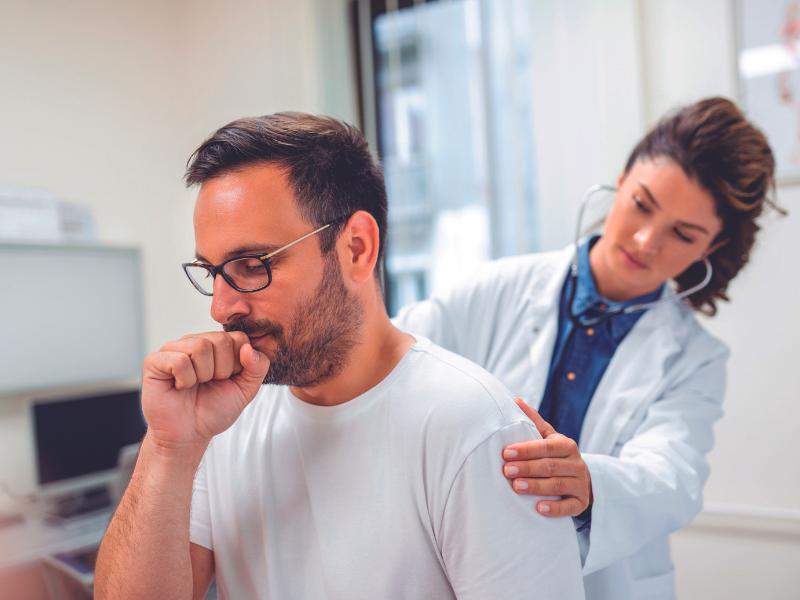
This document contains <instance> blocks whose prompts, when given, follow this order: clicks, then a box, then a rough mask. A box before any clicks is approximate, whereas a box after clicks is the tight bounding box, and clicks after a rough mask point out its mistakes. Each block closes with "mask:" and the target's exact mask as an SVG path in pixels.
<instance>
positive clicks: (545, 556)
mask: <svg viewBox="0 0 800 600" xmlns="http://www.w3.org/2000/svg"><path fill="white" fill-rule="evenodd" d="M536 437H539V436H538V433H537V432H536V430H535V428H534V427H533V426H532V424H531V423H530V421H528V419H527V418H526V417H525V416H524V414H523V413H522V412H521V411H520V410H519V408H518V407H517V406H516V405H515V404H514V402H513V400H512V398H511V396H510V394H509V393H508V392H507V391H506V390H505V388H503V386H502V384H500V383H499V382H498V381H497V380H496V379H495V378H494V377H492V376H491V375H489V374H488V373H487V372H486V371H484V370H482V369H481V368H480V367H478V366H476V365H474V364H473V363H470V362H469V361H467V360H466V359H463V358H461V357H459V356H457V355H455V354H452V353H450V352H448V351H446V350H444V349H442V348H439V347H438V346H435V345H434V344H432V343H431V342H429V341H428V340H425V339H419V340H418V341H417V343H416V344H415V345H414V346H413V347H412V348H411V350H409V352H408V353H407V354H406V355H405V356H404V357H403V359H402V360H401V361H400V362H399V363H398V365H397V366H396V367H395V368H394V370H393V371H392V372H391V373H390V374H389V375H388V376H387V377H386V378H385V379H384V380H383V381H381V382H380V383H379V384H378V385H376V386H375V387H374V388H372V389H371V390H369V391H368V392H366V393H364V394H362V395H361V396H358V397H357V398H354V399H353V400H351V401H349V402H346V403H344V404H340V405H338V406H332V407H323V406H316V405H312V404H308V403H306V402H303V401H301V400H299V399H298V398H296V397H295V396H294V395H293V394H292V393H291V391H290V390H289V388H288V387H284V386H264V387H263V388H262V390H261V392H260V393H259V394H258V396H257V397H256V398H255V399H254V400H253V402H252V403H251V404H250V405H249V406H248V407H247V408H246V409H245V411H244V412H243V413H242V415H241V416H240V417H239V419H238V420H237V421H236V423H234V425H233V426H232V427H231V428H230V429H228V430H227V431H225V432H224V433H222V434H220V435H218V436H216V437H215V438H214V439H213V441H212V443H211V445H210V446H209V448H208V450H207V451H206V454H205V456H204V458H203V462H202V463H201V466H200V469H198V472H197V475H196V477H195V484H194V493H193V497H192V510H191V541H192V542H193V543H195V544H199V545H201V546H204V547H206V548H209V549H211V550H213V552H214V561H215V570H216V577H217V587H218V590H219V593H220V596H221V598H223V599H231V600H248V599H251V598H252V599H255V598H258V599H262V598H271V599H276V600H288V599H295V598H304V599H309V600H325V599H341V600H357V599H361V598H364V599H366V598H369V599H388V598H391V599H405V598H407V599H414V600H419V599H436V600H440V599H446V598H473V599H476V600H494V599H498V600H499V599H503V600H512V599H516V598H558V599H559V600H568V599H572V598H583V582H582V577H581V570H580V559H579V555H578V546H577V540H576V536H575V531H574V528H573V524H572V520H571V519H548V518H545V517H542V516H540V515H539V514H537V513H536V511H535V510H534V506H535V502H536V500H537V498H534V497H531V496H520V495H517V494H516V493H514V492H513V491H512V490H511V488H510V486H509V484H508V482H507V480H506V479H505V478H504V477H503V476H502V471H501V469H502V464H503V461H502V458H501V452H502V449H503V447H504V446H505V445H506V444H509V443H512V442H520V441H524V440H528V439H533V438H536Z"/></svg>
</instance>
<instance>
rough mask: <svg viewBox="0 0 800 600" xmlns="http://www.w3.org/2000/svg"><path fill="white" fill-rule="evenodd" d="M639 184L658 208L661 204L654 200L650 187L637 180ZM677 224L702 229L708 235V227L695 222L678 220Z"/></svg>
mask: <svg viewBox="0 0 800 600" xmlns="http://www.w3.org/2000/svg"><path fill="white" fill-rule="evenodd" d="M639 185H640V186H642V189H643V190H644V192H645V194H647V197H648V198H650V202H652V203H653V204H655V205H656V206H657V207H658V208H661V205H660V204H659V203H658V202H657V201H656V198H655V196H653V192H651V191H650V188H648V187H647V186H646V185H645V184H644V183H642V182H641V181H640V182H639ZM678 224H679V225H680V226H681V227H688V228H689V229H697V230H698V231H702V232H703V233H705V234H708V235H710V234H709V233H708V229H706V228H705V227H703V226H702V225H697V224H695V223H689V222H687V221H678Z"/></svg>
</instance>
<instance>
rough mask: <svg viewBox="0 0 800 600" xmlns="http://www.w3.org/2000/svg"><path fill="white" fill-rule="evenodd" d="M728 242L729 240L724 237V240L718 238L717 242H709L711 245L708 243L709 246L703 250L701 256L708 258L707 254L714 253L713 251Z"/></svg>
mask: <svg viewBox="0 0 800 600" xmlns="http://www.w3.org/2000/svg"><path fill="white" fill-rule="evenodd" d="M728 242H730V240H727V239H726V240H720V241H718V242H716V243H714V244H711V245H710V246H709V247H708V248H707V249H706V251H705V252H703V256H702V258H708V257H709V256H711V255H712V254H714V252H716V251H717V250H719V249H720V248H722V247H723V246H725V245H726V244H727V243H728Z"/></svg>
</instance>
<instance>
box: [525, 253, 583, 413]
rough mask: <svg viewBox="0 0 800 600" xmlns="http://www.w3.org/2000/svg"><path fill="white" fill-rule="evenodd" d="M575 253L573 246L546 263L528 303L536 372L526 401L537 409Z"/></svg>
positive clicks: (532, 368) (529, 353)
mask: <svg viewBox="0 0 800 600" xmlns="http://www.w3.org/2000/svg"><path fill="white" fill-rule="evenodd" d="M573 255H574V251H573V249H572V246H570V247H568V248H566V249H564V250H563V251H561V252H559V253H557V254H555V255H554V257H553V260H552V262H551V263H550V264H549V265H547V269H548V272H546V273H544V274H543V276H542V277H541V278H540V280H543V281H544V282H546V283H544V285H542V287H540V288H538V287H537V288H535V289H533V290H532V291H531V297H530V305H529V321H528V323H529V325H528V327H529V332H530V334H531V345H530V347H529V349H528V356H529V358H530V363H531V371H532V373H533V375H532V377H531V379H530V387H529V388H528V397H527V398H525V401H526V402H527V403H528V404H529V405H530V406H532V407H533V408H535V409H537V410H538V409H539V405H540V404H541V403H542V396H543V395H544V388H545V385H546V384H547V375H548V372H549V371H550V359H551V357H552V355H553V348H554V346H555V343H556V335H557V334H558V305H559V301H560V299H561V288H562V287H563V286H564V281H565V279H566V277H567V272H568V270H569V266H570V261H571V260H572V257H573Z"/></svg>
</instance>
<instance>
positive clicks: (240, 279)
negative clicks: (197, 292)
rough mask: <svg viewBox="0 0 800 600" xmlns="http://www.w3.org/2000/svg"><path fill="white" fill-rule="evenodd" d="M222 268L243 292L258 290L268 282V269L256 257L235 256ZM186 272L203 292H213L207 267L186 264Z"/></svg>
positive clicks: (211, 278) (211, 279)
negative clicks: (235, 257)
mask: <svg viewBox="0 0 800 600" xmlns="http://www.w3.org/2000/svg"><path fill="white" fill-rule="evenodd" d="M222 270H223V272H224V274H225V275H226V276H227V278H228V280H229V281H232V282H233V284H234V286H235V287H236V288H238V289H239V290H241V291H244V292H248V291H254V290H258V289H261V288H264V287H266V286H267V285H268V284H269V271H268V269H267V267H266V266H265V265H264V263H263V262H261V261H260V260H259V259H257V258H249V257H245V258H237V259H236V260H232V261H230V262H227V263H225V265H224V266H223V267H222ZM186 272H187V274H188V275H189V277H190V278H191V279H192V281H193V282H194V283H195V285H197V286H198V287H200V288H201V289H202V290H203V291H204V292H206V293H208V294H211V293H213V292H214V278H213V277H212V276H211V272H210V271H209V270H208V269H207V268H205V267H203V266H200V265H187V267H186Z"/></svg>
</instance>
